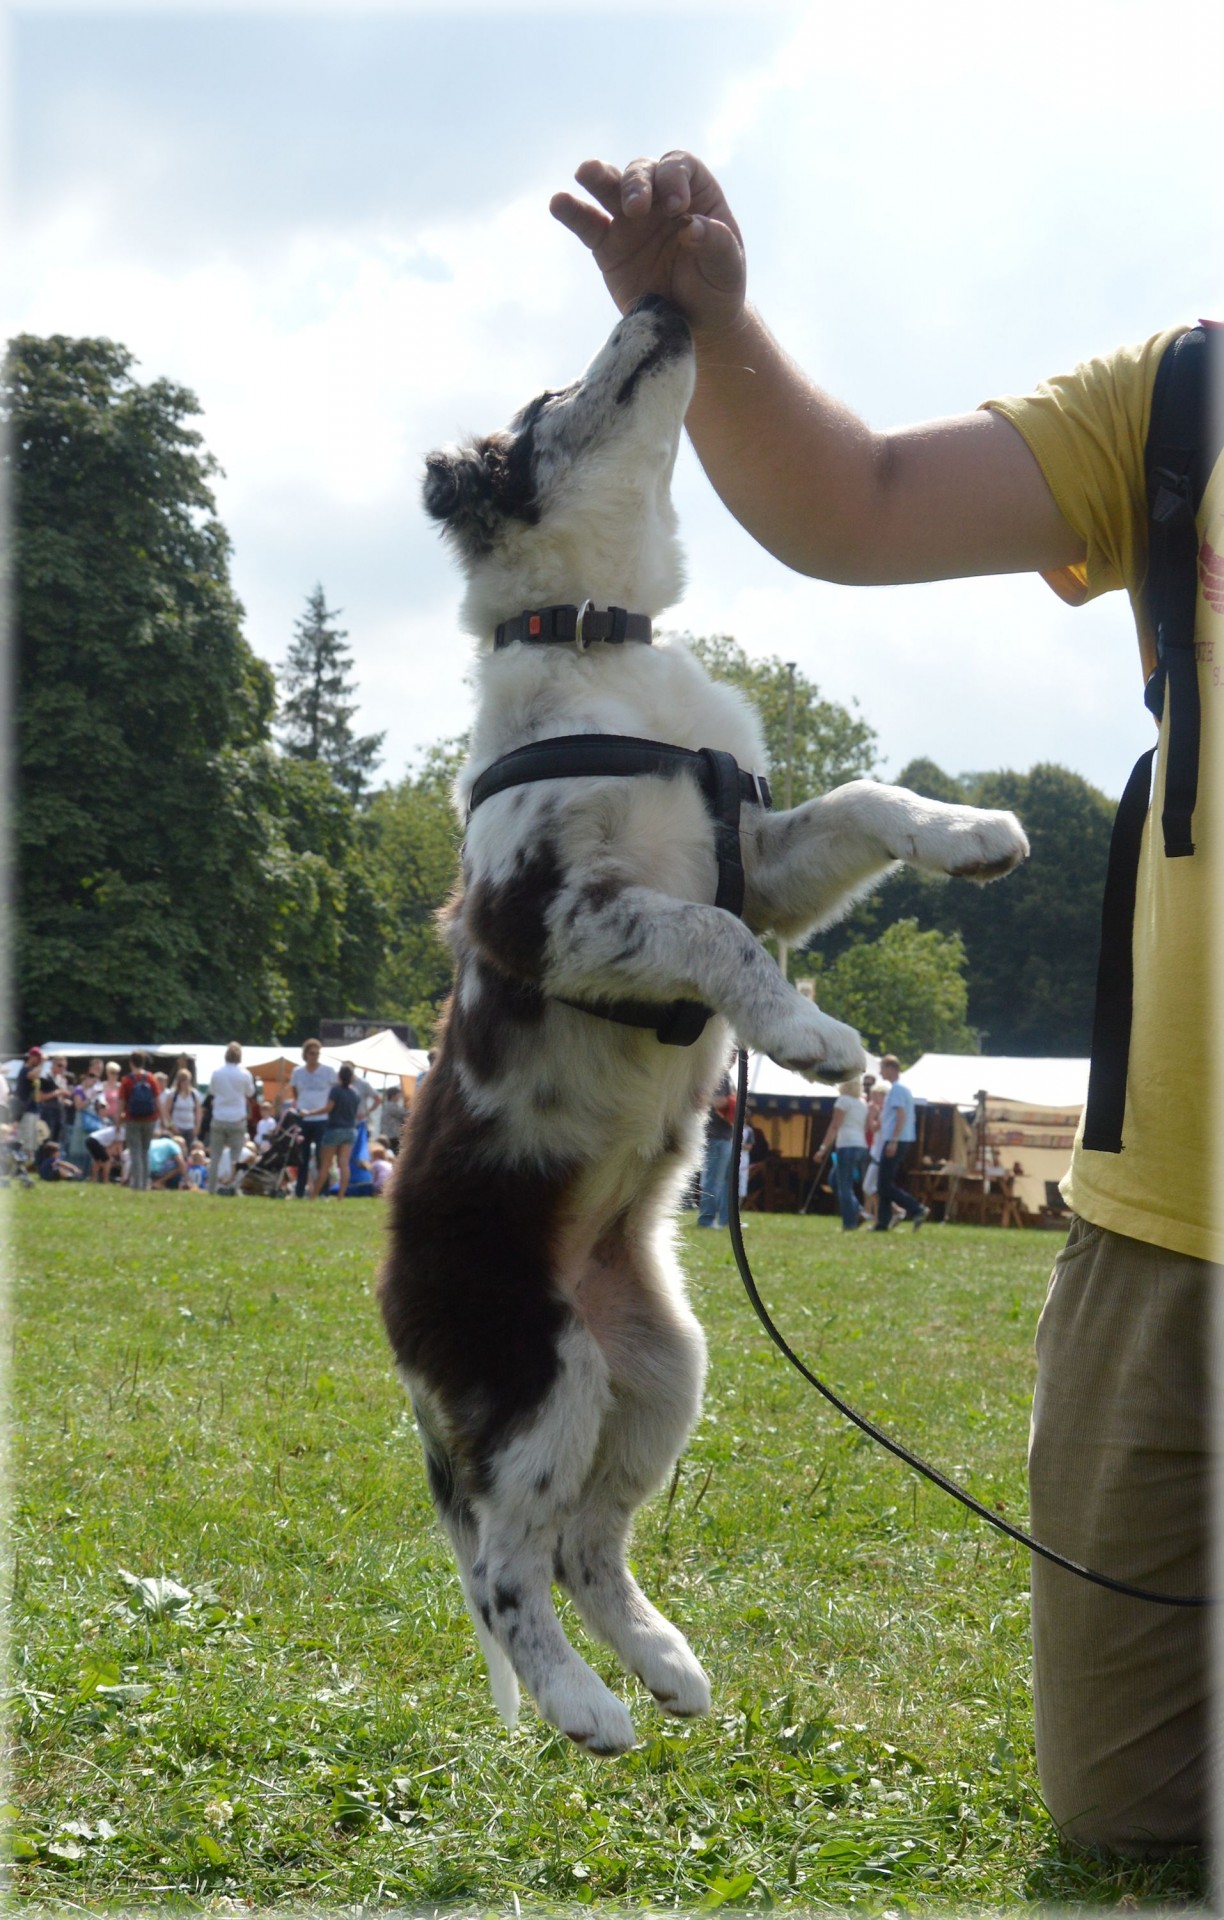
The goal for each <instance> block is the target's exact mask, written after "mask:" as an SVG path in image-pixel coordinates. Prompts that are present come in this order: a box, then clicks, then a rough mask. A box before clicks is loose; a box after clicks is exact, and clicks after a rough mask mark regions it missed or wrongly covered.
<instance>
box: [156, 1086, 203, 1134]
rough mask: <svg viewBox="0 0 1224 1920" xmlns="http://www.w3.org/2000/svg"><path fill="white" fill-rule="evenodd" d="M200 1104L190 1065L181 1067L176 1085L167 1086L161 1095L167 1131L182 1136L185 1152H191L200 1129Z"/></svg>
mask: <svg viewBox="0 0 1224 1920" xmlns="http://www.w3.org/2000/svg"><path fill="white" fill-rule="evenodd" d="M200 1105H201V1102H200V1096H199V1094H198V1093H197V1092H196V1089H195V1088H194V1086H193V1085H192V1083H191V1069H190V1067H180V1068H179V1070H178V1072H177V1073H176V1074H175V1076H174V1085H173V1086H172V1087H167V1089H166V1091H165V1093H163V1095H162V1097H161V1116H162V1124H163V1126H164V1127H165V1129H166V1132H167V1133H168V1134H169V1135H171V1137H173V1136H174V1135H175V1134H178V1135H179V1137H180V1138H181V1140H182V1142H183V1151H184V1154H188V1153H190V1152H191V1148H192V1145H193V1144H194V1141H195V1137H196V1135H197V1133H198V1132H199V1131H200Z"/></svg>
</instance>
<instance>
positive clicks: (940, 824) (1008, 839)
mask: <svg viewBox="0 0 1224 1920" xmlns="http://www.w3.org/2000/svg"><path fill="white" fill-rule="evenodd" d="M910 844H911V847H912V851H910V852H905V853H902V855H901V858H902V859H904V860H908V862H909V864H910V865H911V866H915V867H918V868H920V869H921V870H922V872H924V873H946V874H951V875H952V877H953V878H954V879H959V880H976V881H977V882H978V884H979V885H982V886H984V885H985V883H986V882H987V881H988V880H997V879H999V878H1000V876H1001V875H1002V874H1005V873H1010V872H1011V871H1012V868H1013V867H1018V866H1019V865H1020V863H1021V861H1022V860H1027V859H1028V854H1029V843H1028V837H1027V835H1026V834H1025V831H1024V828H1023V827H1022V826H1021V825H1020V822H1019V821H1018V820H1017V818H1016V816H1015V814H1014V813H1001V812H993V811H989V810H987V809H986V808H983V807H954V806H945V807H941V809H940V812H939V815H938V816H937V817H936V818H934V819H931V820H929V821H927V822H926V823H925V824H924V825H922V826H920V827H916V828H915V830H914V833H913V836H912V840H911V843H910Z"/></svg>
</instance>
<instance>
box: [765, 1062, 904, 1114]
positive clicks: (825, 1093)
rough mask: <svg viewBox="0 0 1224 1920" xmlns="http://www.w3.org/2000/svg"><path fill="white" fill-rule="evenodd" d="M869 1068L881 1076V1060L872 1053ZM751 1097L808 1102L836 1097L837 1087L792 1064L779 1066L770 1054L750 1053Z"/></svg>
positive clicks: (870, 1071) (834, 1098)
mask: <svg viewBox="0 0 1224 1920" xmlns="http://www.w3.org/2000/svg"><path fill="white" fill-rule="evenodd" d="M867 1071H868V1073H874V1074H875V1075H876V1077H877V1078H878V1077H879V1072H880V1063H879V1061H878V1060H877V1059H874V1058H873V1057H872V1055H871V1054H868V1056H867ZM748 1098H749V1101H750V1102H752V1101H758V1100H760V1101H765V1100H771V1101H787V1100H795V1101H806V1102H807V1103H808V1104H809V1105H810V1104H811V1103H812V1102H813V1101H816V1100H836V1098H837V1086H836V1084H835V1083H832V1082H829V1081H825V1080H805V1079H804V1077H803V1075H802V1074H801V1073H792V1072H791V1070H790V1068H789V1067H780V1066H779V1065H778V1063H777V1061H776V1060H771V1059H770V1057H769V1055H768V1054H767V1053H750V1054H749V1055H748Z"/></svg>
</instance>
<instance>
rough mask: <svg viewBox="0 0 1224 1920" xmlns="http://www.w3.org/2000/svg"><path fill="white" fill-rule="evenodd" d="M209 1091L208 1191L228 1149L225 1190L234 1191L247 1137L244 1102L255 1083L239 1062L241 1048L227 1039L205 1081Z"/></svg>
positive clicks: (218, 1173) (215, 1179)
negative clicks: (218, 1063) (220, 1062)
mask: <svg viewBox="0 0 1224 1920" xmlns="http://www.w3.org/2000/svg"><path fill="white" fill-rule="evenodd" d="M208 1090H209V1092H210V1093H211V1094H212V1125H211V1127H210V1129H209V1135H208V1191H209V1192H210V1193H216V1191H217V1182H218V1180H219V1179H220V1177H221V1159H222V1155H223V1154H224V1153H225V1150H226V1148H227V1147H228V1148H229V1156H230V1177H229V1181H228V1182H227V1190H228V1191H229V1192H230V1193H237V1191H238V1169H239V1165H240V1161H241V1155H242V1149H243V1147H244V1146H245V1145H246V1138H247V1102H248V1101H249V1100H250V1099H251V1098H252V1097H253V1096H254V1093H255V1082H254V1080H253V1079H252V1078H251V1075H250V1074H249V1073H248V1072H247V1070H246V1068H245V1067H244V1066H243V1064H242V1048H241V1047H240V1046H239V1045H238V1042H237V1041H236V1040H231V1041H230V1043H229V1045H228V1047H227V1048H226V1049H225V1064H224V1066H220V1067H217V1068H216V1070H215V1071H214V1073H213V1074H212V1077H211V1079H210V1080H209V1083H208Z"/></svg>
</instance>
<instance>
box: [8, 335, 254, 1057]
mask: <svg viewBox="0 0 1224 1920" xmlns="http://www.w3.org/2000/svg"><path fill="white" fill-rule="evenodd" d="M134 365H135V362H134V360H133V358H132V356H131V354H130V353H128V352H127V351H126V349H125V348H123V347H121V346H118V345H116V344H115V343H114V342H112V341H109V340H91V339H82V340H76V339H68V338H66V337H64V336H59V335H57V336H54V337H52V338H49V339H39V338H36V337H34V336H32V335H22V336H20V337H19V338H17V339H14V340H13V341H12V342H11V343H10V345H9V349H8V352H7V355H6V358H5V363H4V374H3V386H2V388H0V403H2V407H3V414H4V419H5V423H6V425H7V427H8V439H7V444H6V448H5V453H4V464H5V468H6V471H7V477H8V482H9V495H10V500H11V508H12V519H13V527H14V532H15V536H16V538H15V543H14V545H15V559H14V570H13V582H12V588H13V591H12V628H13V643H14V645H13V652H14V661H15V681H16V686H15V694H16V700H15V705H14V713H15V736H16V738H15V747H16V788H17V813H16V830H15V835H14V852H15V859H16V868H17V871H16V877H15V886H14V891H13V898H14V908H15V916H14V917H15V932H16V940H15V946H16V967H15V981H14V983H15V988H16V994H15V999H16V1003H17V1004H16V1007H15V1015H16V1019H17V1022H18V1026H19V1029H20V1031H21V1032H22V1033H23V1034H25V1035H27V1036H34V1035H40V1036H45V1035H46V1034H47V1033H48V1032H54V1031H59V1032H61V1033H63V1032H72V1031H76V1030H79V1029H80V1028H81V1027H82V1026H88V1027H90V1028H91V1029H93V1030H95V1031H96V1030H98V1029H99V1028H102V1029H107V1028H109V1029H110V1030H111V1031H112V1032H116V1033H130V1034H133V1035H136V1036H140V1035H145V1034H148V1032H149V1030H150V1029H153V1030H155V1031H160V1032H162V1033H163V1034H172V1033H174V1032H182V1031H184V1030H188V1031H196V1032H201V1031H207V1032H224V1031H225V1030H226V1029H227V1028H232V1027H233V1026H237V1025H239V1024H243V1025H246V1026H247V1027H248V1029H249V1028H250V1027H252V1026H254V1027H258V1026H260V1025H263V1026H270V1025H272V1024H273V1023H274V1022H275V1020H276V1019H277V1018H278V1016H279V1015H281V1014H282V1013H283V1011H284V999H283V994H282V993H281V991H280V989H279V987H278V985H277V982H276V978H275V967H274V966H270V965H269V961H268V958H267V955H266V953H265V951H264V948H263V942H262V930H261V909H262V905H263V902H264V900H265V896H266V890H267V880H268V871H267V866H266V860H267V855H268V852H269V847H270V842H271V839H272V838H274V835H272V834H271V831H270V823H269V820H268V818H267V814H266V810H265V809H264V808H263V807H262V804H261V803H260V802H259V801H257V800H256V799H255V796H257V795H260V794H262V793H264V792H266V789H267V785H268V780H269V777H270V762H269V758H268V752H267V747H268V737H269V728H270V721H271V715H272V711H273V705H274V690H273V682H272V677H271V674H270V673H269V671H268V669H267V668H266V667H265V666H264V665H263V663H262V662H261V661H259V660H258V659H257V658H256V657H255V655H254V653H253V652H252V651H251V649H250V647H249V646H248V645H247V643H246V641H245V639H244V638H243V635H242V631H241V618H242V609H241V607H240V606H239V604H238V601H237V599H236V598H235V596H234V593H233V589H232V587H231V585H230V579H229V542H228V539H227V537H226V535H225V531H224V529H223V528H222V527H221V525H220V524H219V522H218V521H217V519H216V517H215V512H214V502H213V497H212V493H211V491H210V487H209V480H210V478H211V475H212V474H213V473H214V472H215V471H216V465H215V462H214V461H213V460H212V458H211V456H210V455H208V454H207V453H206V452H205V451H204V450H203V447H202V441H201V436H200V434H199V433H198V432H196V431H195V429H194V428H193V427H191V426H190V425H189V424H188V423H189V421H190V419H191V417H192V416H193V415H195V414H197V413H198V412H199V407H198V405H197V403H196V400H195V398H194V396H193V395H192V394H190V393H189V392H187V391H186V390H185V389H183V388H181V387H177V386H175V385H173V384H172V383H171V382H169V381H167V380H154V381H152V382H150V383H149V384H148V385H141V384H139V383H138V382H137V381H136V380H135V378H134V377H133V374H132V368H133V366H134Z"/></svg>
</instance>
